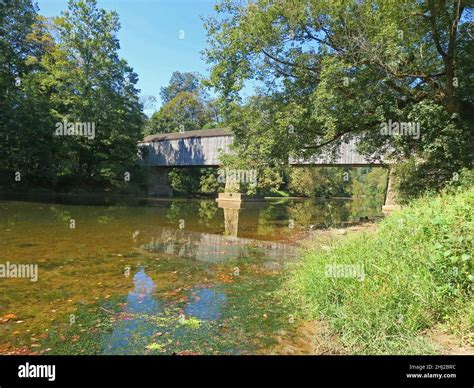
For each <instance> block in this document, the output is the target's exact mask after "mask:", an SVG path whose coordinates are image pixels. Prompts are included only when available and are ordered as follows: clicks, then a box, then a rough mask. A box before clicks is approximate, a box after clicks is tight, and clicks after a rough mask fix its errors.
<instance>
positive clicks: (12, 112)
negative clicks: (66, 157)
mask: <svg viewBox="0 0 474 388" xmlns="http://www.w3.org/2000/svg"><path fill="white" fill-rule="evenodd" d="M43 22H44V19H42V18H40V17H39V16H38V14H37V7H36V6H34V5H33V3H32V2H31V1H29V0H12V1H9V2H4V4H0V178H1V180H0V185H1V186H5V187H9V188H15V189H22V188H24V187H25V186H26V185H38V184H41V183H42V182H44V181H51V179H52V177H53V176H54V163H52V152H53V150H52V147H51V143H52V131H51V128H52V119H51V116H50V114H49V110H50V106H49V100H48V96H47V95H46V94H45V93H44V91H43V90H41V89H40V88H38V80H39V79H40V78H41V77H42V76H43V75H44V69H43V67H42V66H41V63H40V62H39V60H38V59H39V58H41V56H42V55H43V54H44V52H45V51H46V50H47V49H48V46H50V45H51V41H52V38H51V37H50V36H49V35H48V34H47V33H46V32H45V30H44V28H43Z"/></svg>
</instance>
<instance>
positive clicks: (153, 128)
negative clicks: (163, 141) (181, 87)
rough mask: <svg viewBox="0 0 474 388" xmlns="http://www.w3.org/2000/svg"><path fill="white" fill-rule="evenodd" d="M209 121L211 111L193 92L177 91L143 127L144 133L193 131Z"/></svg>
mask: <svg viewBox="0 0 474 388" xmlns="http://www.w3.org/2000/svg"><path fill="white" fill-rule="evenodd" d="M210 121H211V112H210V111H209V109H208V108H207V106H206V104H205V102H204V101H201V100H200V98H199V96H198V95H197V94H196V93H194V92H185V91H183V92H179V93H178V94H177V95H176V96H175V97H174V98H173V99H171V100H170V101H169V102H168V103H167V104H166V105H164V106H163V107H162V108H161V109H160V110H159V111H158V112H156V113H154V114H153V115H152V116H151V117H150V119H149V121H148V123H147V126H146V128H145V134H147V135H151V134H155V133H171V132H183V131H195V130H199V129H202V128H203V127H204V126H205V124H207V123H209V122H210Z"/></svg>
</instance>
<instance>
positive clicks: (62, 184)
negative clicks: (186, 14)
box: [0, 0, 144, 190]
mask: <svg viewBox="0 0 474 388" xmlns="http://www.w3.org/2000/svg"><path fill="white" fill-rule="evenodd" d="M0 18H1V24H0V28H1V35H0V46H1V50H0V72H1V74H0V75H1V77H0V82H1V85H2V88H1V91H0V105H1V109H0V115H1V116H0V119H1V120H0V129H1V131H2V137H1V139H0V162H1V168H2V169H3V170H4V171H5V174H6V179H5V180H2V181H3V182H2V184H3V183H6V185H7V186H13V187H15V188H16V189H19V188H21V187H24V188H27V187H33V186H42V187H48V188H55V189H58V190H62V189H69V188H71V187H91V186H93V187H94V188H95V189H97V190H107V189H110V188H111V187H114V186H115V187H116V186H127V184H126V183H125V182H126V179H124V176H125V175H127V177H129V176H132V178H131V180H133V179H135V178H137V174H135V172H137V171H138V165H137V163H136V162H137V159H138V158H137V151H136V144H137V142H138V141H139V140H140V139H141V130H142V126H143V122H144V115H143V113H142V107H141V104H140V103H139V100H138V90H137V89H136V87H135V85H136V82H137V79H138V77H137V75H136V74H135V73H134V72H133V70H132V69H131V68H130V67H129V66H128V65H127V63H126V61H125V60H123V59H121V58H120V57H119V54H118V51H119V48H120V46H119V42H118V38H117V33H118V30H119V28H120V24H119V20H118V15H117V13H115V12H108V11H105V10H103V9H100V8H98V7H97V3H96V1H95V0H77V1H73V0H70V1H69V3H68V10H67V11H66V12H64V13H63V14H62V15H61V16H59V17H56V18H51V19H46V18H44V17H41V16H39V15H38V14H37V10H36V7H34V6H33V5H32V2H31V0H12V1H11V2H7V3H6V4H5V5H3V6H1V7H0ZM58 123H59V124H61V123H72V124H73V125H76V124H75V123H79V125H80V127H81V128H82V125H84V124H85V125H88V126H89V128H91V127H92V126H94V133H93V135H92V136H75V135H72V136H69V135H70V134H68V130H67V129H66V131H65V132H62V133H61V134H60V135H61V136H57V135H58V133H57V128H58V127H57V124H58ZM63 134H64V136H63ZM17 172H19V173H20V174H21V180H19V181H14V180H13V177H14V173H17ZM127 173H128V174H127Z"/></svg>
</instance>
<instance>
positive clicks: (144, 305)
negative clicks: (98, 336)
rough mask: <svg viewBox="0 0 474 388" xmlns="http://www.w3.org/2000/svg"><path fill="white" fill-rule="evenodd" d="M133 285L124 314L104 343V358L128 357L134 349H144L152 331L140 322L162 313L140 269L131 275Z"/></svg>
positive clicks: (152, 284) (144, 323)
mask: <svg viewBox="0 0 474 388" xmlns="http://www.w3.org/2000/svg"><path fill="white" fill-rule="evenodd" d="M133 284H134V287H135V288H134V290H133V291H130V292H129V294H128V296H127V302H126V304H125V307H124V313H125V314H121V315H120V316H119V320H118V322H117V324H116V326H115V328H114V330H113V332H112V333H111V334H110V335H109V336H107V337H106V338H105V340H104V344H103V349H104V350H103V353H104V354H131V353H133V349H137V350H139V349H140V350H143V349H145V347H146V346H147V344H148V343H149V341H150V337H151V336H152V335H153V333H154V331H155V328H154V326H153V325H152V324H151V323H150V322H148V321H147V320H146V319H143V315H156V314H159V313H162V312H163V308H162V306H161V304H160V302H159V301H158V300H157V299H156V298H155V297H154V296H153V294H152V293H153V290H154V289H155V284H154V283H153V280H152V279H151V278H150V277H149V276H148V275H147V274H146V273H145V271H144V269H143V268H141V269H140V270H139V271H138V272H137V273H136V274H135V275H134V277H133ZM132 339H133V341H132Z"/></svg>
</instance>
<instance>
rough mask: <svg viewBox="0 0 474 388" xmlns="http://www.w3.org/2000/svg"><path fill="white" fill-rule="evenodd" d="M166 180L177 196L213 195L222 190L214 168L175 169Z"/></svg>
mask: <svg viewBox="0 0 474 388" xmlns="http://www.w3.org/2000/svg"><path fill="white" fill-rule="evenodd" d="M168 179H169V182H170V186H171V188H172V189H173V192H174V194H175V195H178V196H186V195H192V194H196V195H208V194H215V193H217V192H218V191H220V190H222V189H223V184H221V183H219V182H218V181H217V170H216V169H214V168H196V167H189V168H175V169H173V170H171V171H170V173H169V174H168Z"/></svg>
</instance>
